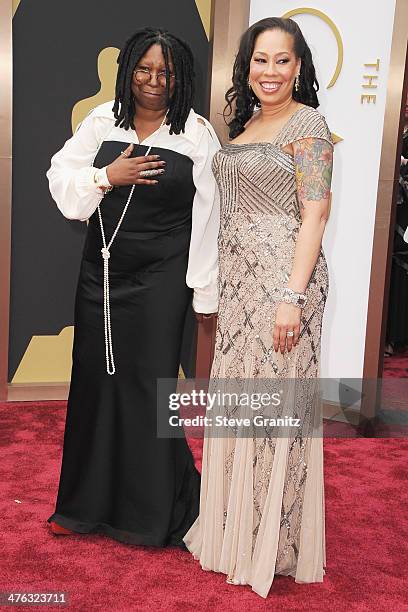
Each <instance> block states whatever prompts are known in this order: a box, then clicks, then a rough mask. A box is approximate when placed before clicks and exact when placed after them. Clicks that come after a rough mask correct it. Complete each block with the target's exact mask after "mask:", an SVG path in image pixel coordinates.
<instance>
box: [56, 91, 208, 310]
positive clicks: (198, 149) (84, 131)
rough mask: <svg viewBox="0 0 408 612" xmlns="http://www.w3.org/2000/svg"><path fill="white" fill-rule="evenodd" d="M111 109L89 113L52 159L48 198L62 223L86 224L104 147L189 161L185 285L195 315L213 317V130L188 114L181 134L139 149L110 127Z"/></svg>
mask: <svg viewBox="0 0 408 612" xmlns="http://www.w3.org/2000/svg"><path fill="white" fill-rule="evenodd" d="M112 107H113V100H112V101H111V102H107V103H105V104H101V105H100V106H97V107H96V108H94V109H93V111H91V113H90V114H89V115H88V116H87V117H86V118H85V119H84V120H83V121H82V123H81V124H80V126H79V127H78V128H77V130H76V132H75V133H74V135H73V136H72V137H71V138H70V139H69V140H67V141H66V143H65V144H64V146H63V147H62V149H61V150H60V151H58V153H56V154H55V155H54V156H53V157H52V159H51V167H50V169H49V170H48V172H47V178H48V181H49V186H50V191H51V195H52V197H53V198H54V200H55V202H56V203H57V206H58V208H59V210H60V211H61V212H62V214H63V215H64V217H66V218H67V219H77V220H79V221H86V220H87V219H89V217H90V216H91V215H92V214H93V213H94V212H95V210H96V208H97V206H98V204H99V203H100V202H101V200H102V198H103V193H102V192H101V191H100V190H99V189H98V186H97V185H96V184H95V182H94V174H95V167H94V166H93V165H92V164H93V161H94V159H95V157H96V154H97V153H98V150H99V148H100V146H101V144H102V142H103V141H109V140H113V141H119V142H123V143H125V144H126V145H129V144H130V143H134V144H143V145H146V146H149V145H153V146H157V147H162V148H166V149H172V150H173V151H176V152H177V153H181V154H182V155H186V156H188V157H189V158H190V159H191V160H192V161H193V164H194V165H193V182H194V185H195V188H196V193H195V196H194V200H193V210H192V229H191V240H190V250H189V258H188V267H187V274H186V283H187V285H188V286H189V287H191V288H192V289H193V290H194V296H193V308H194V310H195V311H196V312H202V313H206V314H208V313H211V312H217V310H218V282H217V281H218V247H217V238H218V231H219V219H220V203H219V194H218V188H217V185H216V182H215V179H214V176H213V173H212V170H211V162H212V158H213V156H214V154H215V152H216V151H217V150H218V149H219V148H220V143H219V141H218V138H217V136H216V134H215V132H214V129H213V128H212V126H211V124H210V123H209V122H208V121H207V120H206V119H205V118H204V117H201V116H200V115H198V114H197V113H196V112H195V111H194V110H191V111H190V114H189V116H188V118H187V122H186V125H185V131H184V133H183V132H181V133H180V134H172V135H170V134H169V128H170V126H168V125H163V126H162V127H161V128H159V129H158V130H156V131H155V132H154V133H153V134H151V135H150V136H148V138H146V139H145V140H143V142H142V143H139V140H138V137H137V134H136V132H135V130H132V129H129V130H125V129H124V128H120V127H116V126H115V125H114V123H115V118H114V116H113V113H112ZM124 148H126V146H125V145H124ZM105 172H106V170H105ZM106 184H108V182H106Z"/></svg>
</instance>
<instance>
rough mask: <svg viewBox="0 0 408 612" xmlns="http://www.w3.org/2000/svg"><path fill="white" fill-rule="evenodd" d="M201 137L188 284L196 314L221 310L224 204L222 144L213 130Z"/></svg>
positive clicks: (203, 131)
mask: <svg viewBox="0 0 408 612" xmlns="http://www.w3.org/2000/svg"><path fill="white" fill-rule="evenodd" d="M200 132H201V136H200V138H199V143H198V146H197V148H196V153H195V156H194V160H193V161H194V165H193V181H194V185H195V188H196V193H195V196H194V201H193V210H192V228H191V240H190V251H189V259H188V267H187V275H186V282H187V285H188V286H189V287H191V288H192V289H193V290H194V296H193V308H194V310H195V312H201V313H205V314H208V313H211V312H217V310H218V231H219V224H220V203H219V194H218V188H217V185H216V182H215V179H214V176H213V173H212V170H211V162H212V159H213V157H214V154H215V153H216V151H217V150H218V149H219V148H220V143H219V141H218V138H217V136H216V134H215V132H214V130H213V128H212V127H211V126H210V125H209V124H208V122H205V125H200Z"/></svg>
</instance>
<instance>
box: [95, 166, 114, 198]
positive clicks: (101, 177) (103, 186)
mask: <svg viewBox="0 0 408 612" xmlns="http://www.w3.org/2000/svg"><path fill="white" fill-rule="evenodd" d="M93 180H94V183H95V185H96V187H97V188H98V189H99V190H100V191H103V193H107V192H108V191H112V189H113V185H111V184H110V182H109V179H108V175H107V174H106V166H105V167H104V168H96V169H95V173H94V175H93Z"/></svg>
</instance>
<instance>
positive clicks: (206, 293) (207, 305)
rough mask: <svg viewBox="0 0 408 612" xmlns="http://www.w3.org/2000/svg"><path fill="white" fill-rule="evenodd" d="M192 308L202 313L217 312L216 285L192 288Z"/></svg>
mask: <svg viewBox="0 0 408 612" xmlns="http://www.w3.org/2000/svg"><path fill="white" fill-rule="evenodd" d="M193 309H194V312H197V313H202V314H211V313H213V312H218V287H214V286H210V287H206V288H204V289H194V294H193Z"/></svg>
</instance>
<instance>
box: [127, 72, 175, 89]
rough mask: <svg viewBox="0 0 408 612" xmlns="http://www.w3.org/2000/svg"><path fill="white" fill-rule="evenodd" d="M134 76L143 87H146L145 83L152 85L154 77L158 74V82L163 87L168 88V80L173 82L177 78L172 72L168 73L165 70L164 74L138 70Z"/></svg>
mask: <svg viewBox="0 0 408 612" xmlns="http://www.w3.org/2000/svg"><path fill="white" fill-rule="evenodd" d="M133 74H134V75H135V79H136V81H137V82H138V83H140V84H141V85H144V84H145V83H150V81H151V80H152V76H153V75H154V74H156V78H157V82H158V83H159V85H160V86H161V87H166V84H167V78H169V79H170V80H171V79H174V78H175V76H176V75H175V74H173V73H172V72H169V73H167V72H166V71H165V70H162V72H156V73H154V72H151V71H150V69H149V68H136V69H135V70H134V71H133Z"/></svg>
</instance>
